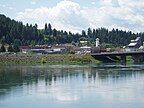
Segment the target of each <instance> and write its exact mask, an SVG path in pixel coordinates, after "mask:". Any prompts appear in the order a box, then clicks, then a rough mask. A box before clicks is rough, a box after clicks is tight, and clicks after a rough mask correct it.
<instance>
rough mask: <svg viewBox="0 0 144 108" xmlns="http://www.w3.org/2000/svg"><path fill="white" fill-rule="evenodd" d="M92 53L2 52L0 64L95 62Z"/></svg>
mask: <svg viewBox="0 0 144 108" xmlns="http://www.w3.org/2000/svg"><path fill="white" fill-rule="evenodd" d="M93 63H99V61H97V60H95V59H94V58H93V57H91V55H87V54H86V55H83V54H80V55H75V54H41V55H38V54H0V64H93Z"/></svg>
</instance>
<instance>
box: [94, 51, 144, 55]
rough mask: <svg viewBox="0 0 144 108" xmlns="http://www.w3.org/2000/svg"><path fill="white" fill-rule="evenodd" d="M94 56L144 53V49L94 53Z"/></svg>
mask: <svg viewBox="0 0 144 108" xmlns="http://www.w3.org/2000/svg"><path fill="white" fill-rule="evenodd" d="M91 55H92V56H122V55H126V56H134V55H144V51H134V52H103V53H92V54H91Z"/></svg>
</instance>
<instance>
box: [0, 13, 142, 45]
mask: <svg viewBox="0 0 144 108" xmlns="http://www.w3.org/2000/svg"><path fill="white" fill-rule="evenodd" d="M136 37H141V38H142V40H144V32H143V33H132V32H131V31H123V30H118V29H112V30H111V31H109V30H108V29H106V28H97V29H91V28H88V30H87V31H85V30H82V32H81V33H72V32H70V31H69V32H67V31H64V30H57V29H55V28H52V26H51V24H47V23H45V25H44V29H38V25H37V24H35V25H32V24H28V23H27V24H26V25H24V24H23V23H22V22H19V21H15V20H13V19H10V18H8V17H6V16H5V15H1V14H0V43H1V44H2V45H5V44H8V45H11V46H24V45H52V44H65V43H71V44H74V45H80V44H79V42H80V41H81V40H83V41H88V45H91V46H92V45H94V44H95V39H96V38H99V39H100V43H104V44H110V45H114V46H123V45H128V44H129V43H130V40H132V39H135V38H136Z"/></svg>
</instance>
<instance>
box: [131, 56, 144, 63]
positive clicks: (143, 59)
mask: <svg viewBox="0 0 144 108" xmlns="http://www.w3.org/2000/svg"><path fill="white" fill-rule="evenodd" d="M133 60H134V63H136V64H139V63H142V62H144V56H143V55H136V56H133Z"/></svg>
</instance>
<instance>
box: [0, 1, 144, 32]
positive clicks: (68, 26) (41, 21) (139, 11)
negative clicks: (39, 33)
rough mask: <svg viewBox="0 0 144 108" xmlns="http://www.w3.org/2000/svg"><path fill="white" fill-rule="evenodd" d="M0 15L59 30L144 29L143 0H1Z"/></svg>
mask: <svg viewBox="0 0 144 108" xmlns="http://www.w3.org/2000/svg"><path fill="white" fill-rule="evenodd" d="M0 14H4V15H6V16H7V17H10V18H12V19H15V20H16V21H22V22H23V23H24V24H26V23H29V24H35V23H36V24H38V27H39V28H40V29H41V28H44V25H45V23H50V24H51V25H52V27H53V28H56V29H58V30H66V31H71V32H73V33H77V32H79V33H81V31H82V30H87V28H89V27H90V28H91V29H96V28H101V27H105V28H108V29H109V30H112V29H113V28H118V29H120V30H126V31H132V32H144V0H0Z"/></svg>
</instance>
